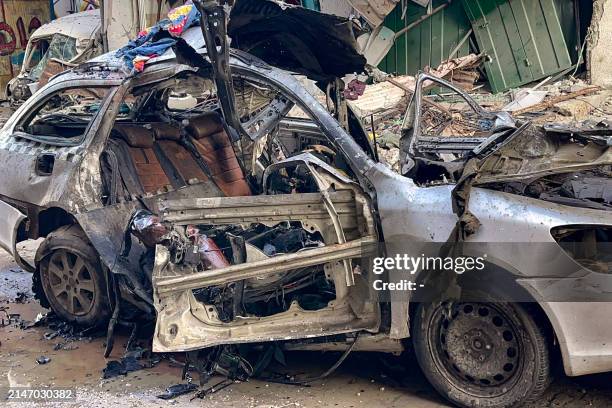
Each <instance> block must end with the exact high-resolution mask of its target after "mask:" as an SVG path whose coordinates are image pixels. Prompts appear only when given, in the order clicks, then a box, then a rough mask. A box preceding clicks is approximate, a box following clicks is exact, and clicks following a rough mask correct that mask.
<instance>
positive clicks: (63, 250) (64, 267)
mask: <svg viewBox="0 0 612 408" xmlns="http://www.w3.org/2000/svg"><path fill="white" fill-rule="evenodd" d="M36 259H37V260H39V262H38V266H39V267H38V273H39V274H40V276H39V279H40V286H42V289H43V292H44V294H45V297H46V299H47V301H48V303H49V305H50V306H51V309H52V310H53V311H54V312H55V313H56V314H57V315H58V316H60V317H61V318H63V319H64V320H67V321H69V322H72V323H77V324H80V325H84V326H98V325H102V324H105V323H106V322H107V321H108V318H109V316H110V306H109V305H110V304H109V301H108V295H107V289H106V280H105V276H104V270H103V268H102V265H101V264H100V260H99V257H98V255H97V253H96V251H95V249H94V248H93V247H92V246H91V244H90V243H89V241H88V240H87V237H86V236H85V234H84V233H83V231H82V230H81V229H80V228H79V227H78V226H76V225H72V226H67V227H62V228H59V229H58V230H56V231H54V232H52V233H51V234H49V235H48V236H47V238H46V239H45V241H44V242H43V243H42V245H41V246H40V248H39V249H38V252H37V255H36Z"/></svg>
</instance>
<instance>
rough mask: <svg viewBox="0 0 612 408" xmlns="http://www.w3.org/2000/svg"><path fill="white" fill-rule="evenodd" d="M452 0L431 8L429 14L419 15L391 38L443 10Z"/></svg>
mask: <svg viewBox="0 0 612 408" xmlns="http://www.w3.org/2000/svg"><path fill="white" fill-rule="evenodd" d="M451 2H452V0H449V2H448V3H444V4H442V5H440V6H438V7H436V8H435V9H433V10H432V11H431V13H429V14H424V15H422V16H421V17H419V18H418V20H416V21H415V22H413V23H410V24H408V25H407V26H406V27H404V28H402V29H401V30H399V31H398V32H397V33H395V37H394V38H393V40H394V41H395V40H397V39H398V38H399V37H400V36H401V35H402V34H404V33H406V32H408V31H410V30H412V29H413V28H414V27H416V26H418V25H419V24H421V23H422V22H423V21H425V20H427V19H428V18H429V17H431V16H433V15H434V14H437V13H438V12H440V11H442V10H444V9H445V8H447V7H448V6H449V5H450V4H451Z"/></svg>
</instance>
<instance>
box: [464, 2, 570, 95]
mask: <svg viewBox="0 0 612 408" xmlns="http://www.w3.org/2000/svg"><path fill="white" fill-rule="evenodd" d="M462 3H463V6H464V8H465V11H466V14H467V16H468V18H469V19H470V21H471V22H472V27H473V28H474V33H475V34H476V39H477V41H478V46H479V48H480V51H481V52H484V53H486V54H487V55H489V56H490V57H491V61H489V62H486V63H485V69H486V71H487V76H488V78H489V84H490V85H491V89H492V90H493V91H494V92H500V91H503V90H505V89H508V88H512V87H516V86H520V85H523V84H526V83H529V82H532V81H535V80H538V79H541V78H544V77H546V76H548V75H551V74H554V73H556V72H559V71H561V70H563V69H565V68H568V67H570V66H571V65H572V61H571V58H570V54H569V52H568V49H567V45H566V43H565V38H564V36H563V31H562V30H561V23H560V19H559V12H558V10H557V5H556V2H555V0H507V1H504V0H463V1H462Z"/></svg>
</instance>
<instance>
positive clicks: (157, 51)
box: [115, 2, 200, 72]
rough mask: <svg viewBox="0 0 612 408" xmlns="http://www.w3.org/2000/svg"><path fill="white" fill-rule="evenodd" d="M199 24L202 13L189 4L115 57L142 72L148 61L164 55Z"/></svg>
mask: <svg viewBox="0 0 612 408" xmlns="http://www.w3.org/2000/svg"><path fill="white" fill-rule="evenodd" d="M199 22H200V12H199V11H198V10H197V9H196V8H195V6H194V5H193V4H192V3H191V2H188V3H187V4H185V5H184V6H180V7H176V8H174V9H172V10H170V12H169V13H168V17H167V18H164V19H163V20H161V21H159V22H158V23H157V24H155V25H154V26H153V27H149V28H146V29H144V30H142V31H141V32H140V33H138V37H137V38H136V39H135V40H132V41H130V42H129V43H128V44H127V45H126V46H125V47H122V48H120V49H119V50H118V51H117V53H116V54H115V55H116V56H117V57H120V58H123V61H124V62H125V64H126V66H127V67H128V68H129V69H130V70H131V71H135V72H142V70H144V66H145V63H146V62H147V61H148V60H150V59H151V58H154V57H157V56H159V55H162V54H163V53H164V52H166V50H168V48H170V47H172V46H173V45H174V44H175V43H176V38H177V37H180V35H181V34H183V32H184V31H185V30H186V29H188V28H189V27H191V26H194V25H198V24H199Z"/></svg>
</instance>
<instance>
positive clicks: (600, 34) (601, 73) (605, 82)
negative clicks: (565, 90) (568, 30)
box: [587, 0, 612, 89]
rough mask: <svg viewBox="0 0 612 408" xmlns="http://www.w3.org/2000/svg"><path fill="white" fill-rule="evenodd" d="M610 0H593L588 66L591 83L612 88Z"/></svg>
mask: <svg viewBox="0 0 612 408" xmlns="http://www.w3.org/2000/svg"><path fill="white" fill-rule="evenodd" d="M611 48H612V0H595V1H594V2H593V21H592V22H591V28H590V30H589V39H588V51H587V52H588V68H589V73H590V79H591V82H592V83H593V85H599V86H602V87H605V88H607V89H612V71H610V65H611V63H612V58H611V57H610V49H611Z"/></svg>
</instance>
